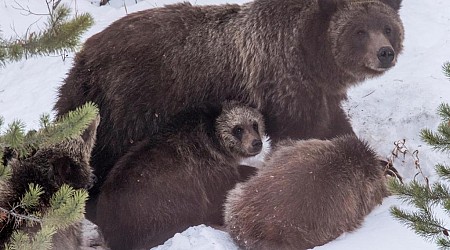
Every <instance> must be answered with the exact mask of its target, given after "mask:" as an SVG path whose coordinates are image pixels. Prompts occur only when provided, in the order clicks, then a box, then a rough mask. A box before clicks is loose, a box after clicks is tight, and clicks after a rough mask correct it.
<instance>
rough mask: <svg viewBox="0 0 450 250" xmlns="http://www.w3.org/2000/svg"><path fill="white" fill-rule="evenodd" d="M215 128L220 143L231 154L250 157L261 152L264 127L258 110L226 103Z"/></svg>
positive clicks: (238, 104)
mask: <svg viewBox="0 0 450 250" xmlns="http://www.w3.org/2000/svg"><path fill="white" fill-rule="evenodd" d="M215 127H216V133H217V137H218V138H219V140H220V142H221V143H222V145H223V146H224V147H225V148H226V149H228V150H229V151H230V152H231V153H232V154H234V155H236V156H238V157H250V156H254V155H257V154H259V153H260V152H261V149H262V146H263V143H262V141H261V136H262V135H264V133H265V126H264V120H263V116H262V115H261V113H260V112H259V111H258V110H256V109H254V108H250V107H248V106H245V105H243V104H240V103H237V102H226V103H224V104H223V106H222V112H221V114H220V116H219V117H217V119H216V124H215Z"/></svg>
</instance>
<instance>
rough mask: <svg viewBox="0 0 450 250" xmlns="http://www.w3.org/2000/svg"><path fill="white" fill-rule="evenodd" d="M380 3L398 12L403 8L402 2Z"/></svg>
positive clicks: (387, 1) (387, 0)
mask: <svg viewBox="0 0 450 250" xmlns="http://www.w3.org/2000/svg"><path fill="white" fill-rule="evenodd" d="M380 1H381V2H383V3H385V4H387V5H389V6H391V7H392V8H393V9H394V10H396V11H398V10H399V9H400V7H401V6H402V0H380Z"/></svg>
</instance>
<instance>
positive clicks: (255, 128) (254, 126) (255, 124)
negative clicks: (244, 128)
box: [253, 122, 259, 132]
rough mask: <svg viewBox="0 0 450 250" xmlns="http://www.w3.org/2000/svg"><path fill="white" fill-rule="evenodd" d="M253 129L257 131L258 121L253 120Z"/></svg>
mask: <svg viewBox="0 0 450 250" xmlns="http://www.w3.org/2000/svg"><path fill="white" fill-rule="evenodd" d="M253 130H255V131H256V132H258V130H259V128H258V123H257V122H254V123H253Z"/></svg>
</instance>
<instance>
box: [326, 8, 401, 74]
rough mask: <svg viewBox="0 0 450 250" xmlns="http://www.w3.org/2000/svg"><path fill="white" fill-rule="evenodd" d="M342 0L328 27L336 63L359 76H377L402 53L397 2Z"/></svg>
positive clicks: (392, 64)
mask: <svg viewBox="0 0 450 250" xmlns="http://www.w3.org/2000/svg"><path fill="white" fill-rule="evenodd" d="M346 2H347V3H345V2H342V3H341V5H338V6H337V9H336V12H335V14H334V15H332V17H331V22H330V27H329V35H330V41H331V49H332V52H333V56H334V57H335V60H336V63H337V65H338V66H339V67H340V68H341V69H342V70H344V71H345V72H347V73H348V74H350V75H352V76H354V77H356V78H359V79H364V78H367V77H374V76H377V75H380V74H382V73H383V72H385V71H386V70H388V69H390V68H392V67H393V66H394V65H395V64H396V62H397V58H398V55H399V54H400V53H401V52H402V44H403V39H404V30H403V25H402V22H401V20H400V17H399V15H398V9H397V7H398V8H399V6H400V3H399V2H400V1H397V2H396V4H392V3H391V5H392V6H391V5H389V4H387V3H383V2H382V1H381V0H378V1H377V0H375V1H369V0H355V1H346ZM397 4H398V5H397Z"/></svg>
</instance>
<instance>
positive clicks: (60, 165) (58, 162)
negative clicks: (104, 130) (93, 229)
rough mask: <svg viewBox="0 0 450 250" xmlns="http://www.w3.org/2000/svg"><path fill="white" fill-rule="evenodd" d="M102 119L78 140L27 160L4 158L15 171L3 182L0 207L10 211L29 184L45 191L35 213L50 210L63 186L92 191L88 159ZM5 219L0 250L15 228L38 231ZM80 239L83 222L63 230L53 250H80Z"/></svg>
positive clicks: (59, 233)
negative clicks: (51, 199) (52, 202)
mask: <svg viewBox="0 0 450 250" xmlns="http://www.w3.org/2000/svg"><path fill="white" fill-rule="evenodd" d="M99 120H100V119H99V118H97V119H96V120H95V121H94V122H93V123H92V124H91V125H90V127H89V128H88V129H87V130H86V132H85V133H84V134H83V135H82V136H80V137H78V138H75V139H72V140H69V141H64V142H62V143H60V144H57V145H54V146H51V147H47V148H42V149H39V150H38V151H37V152H35V153H34V155H32V156H31V157H27V158H25V159H17V158H15V157H14V156H11V157H8V158H5V159H3V160H5V161H7V162H6V163H8V164H9V165H10V167H11V168H12V176H11V178H10V179H8V181H4V182H3V181H0V207H2V208H5V209H8V210H9V209H11V208H12V207H11V206H13V205H14V204H17V202H19V200H20V198H22V197H23V195H24V194H25V192H26V190H27V189H28V183H35V184H38V185H40V186H41V187H42V188H43V191H44V193H43V194H42V195H41V202H40V204H39V206H38V207H37V208H36V209H35V210H34V211H29V212H41V213H45V211H47V209H48V207H49V205H50V204H49V201H50V198H51V197H52V195H53V194H54V193H55V192H56V191H57V190H58V189H59V188H60V187H61V186H62V185H63V184H68V185H70V186H72V187H74V188H76V189H80V188H89V187H90V186H91V185H92V182H93V174H92V170H91V167H90V165H89V159H90V155H91V151H92V148H93V147H94V142H95V136H96V128H97V126H98V124H99ZM3 219H5V220H0V232H1V233H0V248H1V247H3V245H4V243H6V242H7V241H8V240H9V239H10V237H11V234H12V232H13V231H14V229H16V228H19V229H22V230H24V231H26V232H35V231H36V230H37V229H38V226H35V227H27V226H26V225H25V224H24V223H23V222H20V221H17V220H15V219H14V218H10V220H8V219H7V218H6V217H4V218H3ZM81 236H82V233H81V222H80V223H76V224H75V225H73V226H71V227H68V228H67V229H65V230H60V231H58V232H57V233H56V234H55V235H54V236H53V249H69V250H70V249H73V250H77V249H80V247H81V246H83V241H82V238H81Z"/></svg>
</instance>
